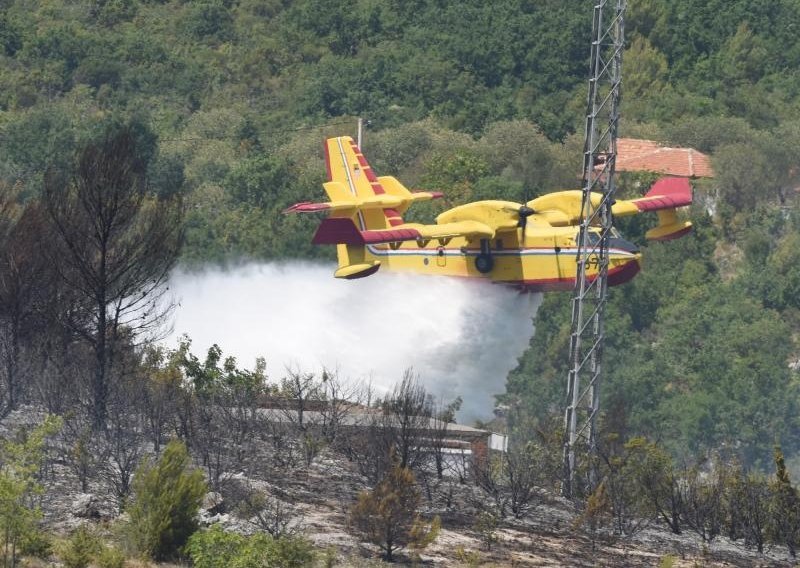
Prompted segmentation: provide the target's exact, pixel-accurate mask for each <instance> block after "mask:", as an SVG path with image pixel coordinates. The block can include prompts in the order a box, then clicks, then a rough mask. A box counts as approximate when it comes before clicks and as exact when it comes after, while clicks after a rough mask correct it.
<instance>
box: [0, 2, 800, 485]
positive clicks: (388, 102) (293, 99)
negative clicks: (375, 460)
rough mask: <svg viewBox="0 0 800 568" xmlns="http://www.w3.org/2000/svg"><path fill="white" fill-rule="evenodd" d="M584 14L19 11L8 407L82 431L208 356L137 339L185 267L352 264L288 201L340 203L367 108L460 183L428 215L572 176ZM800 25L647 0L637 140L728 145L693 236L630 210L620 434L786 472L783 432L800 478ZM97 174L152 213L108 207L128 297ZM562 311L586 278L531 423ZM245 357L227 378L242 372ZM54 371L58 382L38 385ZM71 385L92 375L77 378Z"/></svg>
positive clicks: (522, 398) (397, 156) (109, 7)
mask: <svg viewBox="0 0 800 568" xmlns="http://www.w3.org/2000/svg"><path fill="white" fill-rule="evenodd" d="M590 4H591V3H587V2H584V1H577V0H567V1H564V0H500V1H497V2H480V1H476V0H469V1H463V2H445V1H443V0H429V1H426V0H359V1H358V2H341V1H327V2H322V1H320V0H299V1H295V2H289V1H287V0H270V1H261V0H199V1H178V0H169V1H155V0H153V1H150V0H92V1H68V0H47V1H36V0H5V1H4V2H2V3H0V191H2V193H3V199H2V200H0V217H2V223H0V230H1V231H0V237H2V241H0V242H2V243H3V258H2V261H1V262H0V270H3V271H5V272H3V273H2V274H0V319H2V326H3V328H2V329H3V331H2V333H3V338H4V340H3V345H2V351H3V352H2V355H3V360H4V365H3V369H2V371H0V375H2V381H0V382H1V383H2V384H3V393H2V395H3V396H2V409H3V412H4V413H8V412H10V411H12V410H13V409H14V408H16V407H17V406H18V405H19V404H21V403H25V402H30V401H32V400H35V401H36V402H37V403H42V402H43V403H44V406H46V407H47V408H48V410H51V411H54V412H56V413H63V411H64V410H65V405H67V406H68V405H70V404H73V403H74V404H75V405H76V407H81V408H85V409H86V412H85V424H84V426H81V427H80V428H77V429H76V430H75V431H74V434H75V440H73V441H72V442H70V443H73V444H78V443H79V442H80V443H82V442H81V438H80V436H81V435H82V434H81V432H83V430H81V428H83V427H85V428H88V431H90V432H97V431H104V430H105V429H106V428H107V425H108V419H109V409H112V414H111V418H114V416H113V409H114V408H116V407H115V405H116V404H119V400H117V399H115V397H118V396H123V395H124V396H127V394H125V393H128V394H129V391H127V390H125V389H128V388H130V384H129V380H130V379H131V377H133V376H137V377H139V376H141V375H142V373H144V374H147V373H149V375H148V376H149V377H150V379H148V380H152V378H153V377H156V376H157V377H160V378H159V380H163V379H164V378H165V377H170V376H172V374H174V373H178V374H180V373H184V374H188V375H189V376H190V375H191V373H192V372H195V373H196V374H197V373H199V371H198V369H202V367H200V366H198V365H200V363H199V362H198V361H197V360H193V359H192V358H191V357H192V356H190V355H188V354H187V353H186V352H185V351H183V352H180V353H177V354H176V353H170V354H167V353H164V352H161V351H158V350H156V351H148V349H150V347H148V348H147V349H145V348H143V347H141V344H140V343H138V342H137V340H138V337H139V336H140V335H142V334H140V331H143V330H144V329H145V328H148V329H149V328H150V327H151V326H154V325H155V324H156V323H157V322H156V321H155V319H153V318H155V316H156V315H158V314H157V313H151V311H150V308H151V306H152V305H154V304H152V303H153V302H156V300H157V298H158V290H157V289H158V287H159V286H161V285H162V284H163V283H164V281H165V279H166V277H167V274H168V271H169V269H170V268H171V267H172V266H173V265H174V264H175V263H176V262H177V263H182V264H184V265H187V266H198V265H203V264H207V263H216V264H225V263H229V262H238V261H241V260H242V259H245V260H249V259H252V260H270V259H282V258H326V259H330V258H332V251H331V250H330V249H326V248H315V247H312V246H311V244H310V240H311V233H312V231H313V228H314V227H313V225H314V223H310V222H308V220H307V219H305V220H304V219H299V218H297V217H292V216H284V215H282V214H281V212H282V211H283V209H285V208H286V206H288V205H289V204H291V203H295V202H298V201H303V200H314V199H316V198H318V197H319V196H320V195H321V183H322V181H323V179H324V175H325V167H324V163H323V157H322V149H321V141H322V139H323V138H324V137H325V136H332V135H341V134H351V135H352V134H354V129H355V123H356V117H364V118H365V119H366V120H367V121H368V123H367V124H368V127H367V130H366V134H365V148H366V150H367V153H368V155H369V158H370V162H371V164H372V165H373V167H374V168H375V169H376V170H378V171H380V172H382V173H385V174H391V175H395V176H397V177H398V178H399V179H402V180H403V181H404V182H405V183H406V185H408V186H410V187H418V188H424V189H428V190H439V191H443V192H444V193H445V199H444V200H443V201H444V203H442V204H435V205H429V204H425V205H423V206H419V209H418V210H417V211H415V212H414V214H416V215H417V217H416V218H417V219H418V220H430V219H432V218H433V216H434V215H435V214H436V213H438V212H439V211H441V210H442V209H443V208H445V207H450V206H452V205H457V204H460V203H463V202H465V201H470V200H475V199H482V198H489V197H499V198H504V199H511V200H515V201H522V200H526V199H531V198H533V197H535V196H537V195H540V194H542V193H543V192H547V191H551V190H555V189H563V188H574V187H575V186H576V185H577V184H578V180H577V175H578V172H579V171H580V163H581V146H582V142H583V141H582V136H583V134H582V129H583V122H584V106H585V97H586V71H587V68H588V65H587V59H588V55H589V36H590V32H591V5H590ZM798 27H800V1H798V0H771V1H752V0H727V1H725V2H723V1H721V0H672V1H669V2H667V1H666V0H629V6H628V13H627V18H626V35H627V48H626V50H625V53H624V67H623V103H622V134H623V135H626V136H632V137H642V138H648V139H654V140H657V141H659V142H662V143H665V144H673V145H687V146H691V147H694V148H696V149H698V150H700V151H702V152H705V153H708V154H710V155H711V156H712V161H713V164H714V168H715V171H716V177H715V178H714V179H712V180H696V182H695V184H694V185H695V205H694V206H693V207H692V209H691V211H689V212H687V213H686V214H687V215H688V216H689V217H690V218H691V220H692V221H693V223H694V226H695V231H694V232H693V234H692V235H690V236H689V237H687V238H685V239H682V240H680V241H675V242H670V243H666V244H650V243H646V242H645V241H644V232H645V229H646V227H645V225H646V223H647V222H648V221H647V220H644V221H642V220H638V219H637V220H633V221H628V222H625V223H624V224H621V225H620V229H621V230H622V231H623V232H624V234H625V235H626V237H627V238H629V239H631V240H633V241H635V242H637V243H639V244H641V245H642V247H643V248H644V251H643V252H644V262H645V265H644V269H643V271H642V273H641V274H640V275H638V276H637V278H636V279H634V280H633V281H632V282H631V283H628V284H626V285H625V286H623V287H619V288H615V289H613V290H612V291H611V297H610V305H609V310H608V318H609V319H608V323H607V330H608V344H607V347H606V351H605V373H604V376H605V383H604V384H603V408H604V410H605V412H604V416H603V420H602V424H603V431H604V433H605V434H604V436H605V438H606V439H607V440H609V448H613V447H614V443H613V442H612V440H617V439H623V440H635V439H637V438H636V437H637V436H645V437H647V438H648V439H649V440H652V441H653V442H657V443H658V444H659V448H661V447H663V448H664V449H666V451H667V452H668V453H669V456H670V458H669V459H674V460H675V463H680V464H684V465H685V466H686V467H687V468H690V467H694V466H695V465H696V464H699V463H703V461H704V460H711V461H713V460H735V461H736V462H737V463H740V464H742V467H743V468H744V470H747V471H749V470H750V469H753V470H756V471H758V470H761V471H765V472H772V471H773V467H774V466H773V459H774V456H775V453H774V448H775V446H780V448H781V449H782V451H783V453H784V454H785V455H786V461H787V464H788V469H789V471H791V472H793V473H795V477H797V476H798V475H799V474H800V418H799V417H798V416H799V414H798V407H799V406H800V398H798V397H799V396H800V383H798V379H799V378H800V377H798V367H799V366H800V365H799V364H798V362H800V345H798V337H800V311H799V310H800V246H798V245H799V244H800V216H798V212H797V189H798V187H800V120H798V119H797V116H798V115H799V114H798V111H800V68H798V65H797V63H798V61H800V40H798V39H797V34H796V30H797V29H798ZM117 168H122V170H124V171H125V172H126V173H127V174H128V175H129V177H127V178H126V177H125V176H121V177H119V178H116V177H114V174H113V171H116V169H117ZM98 175H99V176H100V177H103V176H105V177H103V179H105V180H107V181H108V180H111V181H115V182H119V184H118V186H119V187H120V188H122V191H123V193H124V198H123V199H122V202H124V203H127V205H126V206H128V207H130V209H129V211H128V213H129V217H125V215H126V212H125V210H123V211H121V212H120V211H117V212H116V213H117V214H119V215H120V216H121V217H120V218H126V219H134V218H135V219H137V221H135V222H130V223H129V221H125V222H123V223H121V224H117V222H116V221H115V219H114V218H111V219H110V221H109V225H108V229H109V234H107V235H106V236H108V237H109V238H110V239H111V241H113V246H112V247H111V248H110V249H106V248H102V247H103V246H105V245H102V243H100V244H98V245H97V246H100V247H101V248H102V250H103V251H105V252H106V253H108V254H109V259H110V260H111V261H113V262H117V263H118V264H117V265H116V268H117V269H118V270H119V272H120V274H121V278H123V280H125V282H126V286H127V287H120V286H117V282H116V281H114V280H113V278H112V276H109V274H108V273H106V272H103V275H102V278H100V277H99V276H98V275H97V274H92V273H91V270H93V269H94V268H96V267H95V266H94V265H93V260H92V259H91V258H88V257H86V256H85V255H84V256H82V255H81V254H80V253H79V251H80V250H81V249H83V248H85V247H86V246H88V245H87V243H89V242H92V243H94V241H92V239H93V238H94V237H93V236H92V235H91V234H90V232H91V231H89V229H87V227H90V226H91V222H90V219H91V218H92V215H93V214H94V213H97V211H98V210H99V209H93V205H92V203H93V202H92V200H93V199H94V200H95V201H94V203H95V205H96V206H97V207H99V208H100V209H102V208H103V207H106V205H104V204H103V203H105V202H103V199H101V198H100V196H99V195H97V194H96V193H95V194H93V193H92V191H91V189H92V184H93V183H94V182H92V180H94V179H96V178H97V176H98ZM654 179H655V176H652V175H650V174H625V175H623V176H621V179H620V191H621V192H622V193H623V194H624V195H625V196H628V197H629V196H633V195H637V194H641V193H642V191H643V190H644V189H645V188H646V186H647V185H648V184H649V183H650V182H652V181H653V180H654ZM112 217H113V216H112ZM87 223H88V224H87ZM126 223H128V224H126ZM115 235H116V236H115ZM143 235H147V236H148V238H147V239H145V238H144V237H143ZM95 236H96V235H95ZM117 237H118V240H116V241H114V239H115V238H117ZM111 241H109V242H111ZM179 242H182V246H180V247H179ZM9 243H11V244H9ZM141 243H144V245H143V246H138V245H139V244H141ZM92 246H94V244H93V245H92ZM115 247H116V248H115ZM143 247H144V248H143ZM147 247H150V248H147ZM31 250H41V251H46V254H44V253H43V254H42V255H41V258H39V259H38V260H37V259H33V260H31V259H30V258H29V255H30V251H31ZM155 250H158V251H159V253H158V254H154V253H153V251H155ZM20 259H27V260H26V261H25V262H28V264H25V262H22V260H20ZM20 266H22V267H23V269H24V270H22V271H20V270H19V267H20ZM103 266H104V267H105V265H103ZM132 266H135V267H136V268H135V269H132V268H131V267H132ZM140 266H143V268H141V270H140V269H139V267H140ZM87 267H88V269H91V270H88V272H87ZM26 270H27V272H25V271H26ZM103 270H105V268H103ZM131 271H132V272H133V274H131ZM9 274H13V275H14V276H15V278H17V280H14V279H13V278H9V277H8V275H9ZM42 275H46V278H43V277H42ZM25 278H28V280H25ZM103 278H105V281H103ZM33 281H35V282H36V285H35V286H34V285H31V287H30V288H20V285H21V284H25V283H26V282H27V283H28V284H30V283H31V282H33ZM15 286H16V287H15ZM26 290H27V291H30V290H33V292H30V294H29V295H28V296H25V297H24V299H26V301H29V303H28V304H24V303H23V304H20V297H21V296H20V294H21V291H22V292H25V291H26ZM143 290H144V291H146V293H143V294H142V298H143V299H142V301H141V304H136V305H133V306H131V305H128V304H126V298H129V297H130V294H131V292H133V291H136V292H142V291H143ZM34 292H35V293H34ZM26 293H27V292H26ZM107 294H111V296H108V295H107ZM115 308H116V312H115ZM142 309H143V310H144V313H145V315H144V316H142V315H141V314H142V311H140V310H142ZM26 310H27V311H26ZM120 310H122V312H121V313H120ZM151 315H152V316H153V317H151ZM569 316H570V309H569V294H568V293H553V294H549V295H547V296H546V298H545V300H544V303H543V305H542V306H541V308H540V309H539V312H538V314H537V319H536V334H535V336H534V338H533V339H532V341H531V345H530V347H529V349H528V350H527V351H526V353H525V354H524V355H523V356H522V358H521V359H520V362H519V366H518V368H517V369H516V370H514V371H513V372H512V373H511V374H510V376H509V377H508V385H507V392H506V393H504V394H502V395H500V397H499V399H500V402H501V403H503V404H504V405H507V406H508V407H509V409H510V411H509V423H510V425H511V426H512V428H514V429H515V432H517V434H518V435H519V436H520V437H522V438H524V437H526V436H528V435H529V433H530V432H533V431H538V432H541V431H543V430H547V429H548V428H549V427H550V425H551V424H553V423H554V420H555V422H558V420H559V416H560V413H561V412H562V408H563V396H564V395H563V392H564V388H565V380H566V362H567V350H568V347H569ZM109 318H110V319H109ZM115 318H116V319H115ZM137 318H141V319H137ZM23 324H24V325H23ZM28 324H30V327H26V326H28ZM44 351H46V352H47V353H48V355H47V357H44V359H42V357H43V356H42V353H43V352H44ZM54 353H55V354H58V353H61V354H69V355H68V356H67V355H65V357H66V358H65V359H63V360H57V356H54V355H53V354H54ZM212 355H213V354H209V357H210V359H209V361H207V363H206V364H207V365H212V363H213V364H214V365H216V364H217V363H218V362H219V361H218V360H214V359H213V357H212ZM181 357H183V359H181ZM37 358H38V359H37ZM171 358H172V359H171ZM217 358H219V355H217ZM45 359H46V360H45ZM179 360H180V362H176V361H179ZM37 365H40V366H37ZM192 365H194V367H193V366H192ZM231 365H234V366H233V367H230V368H228V367H225V368H224V369H221V368H218V367H215V372H214V373H211V375H213V376H214V377H215V379H216V380H221V379H220V377H224V376H226V375H225V372H227V373H228V374H229V375H230V376H236V377H239V378H241V377H240V375H237V374H236V373H238V372H239V371H236V369H235V362H232V363H231ZM45 368H47V369H50V371H47V372H43V371H41V369H45ZM148 369H149V370H148ZM193 369H194V371H193ZM207 370H208V369H206V371H207ZM48 373H51V374H50V375H48ZM34 375H35V376H36V377H38V379H37V380H38V382H32V381H33V380H32V379H31V377H33V376H34ZM51 375H52V377H56V378H57V379H58V381H61V382H58V383H57V384H56V383H52V384H51V383H45V382H43V381H45V379H47V377H50V376H51ZM78 375H80V376H82V377H83V376H84V375H85V377H86V378H85V380H84V379H81V380H83V381H84V382H85V384H84V385H83V386H82V387H81V388H79V389H72V387H71V386H70V385H69V384H68V383H69V380H70V379H69V377H70V376H78ZM211 375H210V376H211ZM248 376H250V375H248ZM29 379H30V381H29ZM117 379H119V380H120V381H122V382H121V383H120V384H121V385H122V386H121V387H120V388H121V389H122V390H120V391H119V392H117V391H115V390H114V389H115V388H116V387H114V384H116V383H115V381H116V380H117ZM123 379H124V380H123ZM48 380H49V379H48ZM76 380H77V379H76ZM168 382H169V381H167V383H168ZM223 382H224V381H223ZM234 382H236V381H234ZM156 383H158V381H156ZM148 384H150V383H148ZM158 384H160V383H158ZM229 386H230V385H229ZM240 386H241V385H240ZM123 387H124V388H123ZM159 388H161V387H159ZM198 388H200V387H198ZM200 391H202V389H200V390H199V391H198V393H200V394H199V396H200V398H202V396H203V393H202V392H200ZM158 392H161V391H158ZM64 393H69V396H67V395H66V394H64ZM121 393H123V394H121ZM48 397H50V398H48ZM81 397H83V398H81ZM62 398H63V400H61V399H62ZM51 399H52V400H51ZM142 404H143V408H144V407H146V406H147V402H143V403H142ZM198 408H200V407H198ZM142 412H144V410H142ZM197 412H201V414H202V410H197ZM143 416H144V415H143ZM142 420H144V418H142ZM112 422H113V421H112ZM195 435H197V434H195ZM160 436H161V431H160V430H159V431H158V433H157V434H156V442H155V445H156V447H157V449H156V451H158V446H159V444H160V443H161V438H160ZM299 439H302V436H301V437H300V438H299ZM190 441H191V440H190ZM190 446H191V443H190ZM190 449H191V448H190ZM650 450H652V451H655V450H654V449H653V448H652V447H650ZM609 451H610V450H609ZM659 451H660V450H659ZM135 457H136V458H137V459H138V458H139V457H140V456H139V455H138V454H137V455H136V456H135ZM175 459H178V460H179V461H180V456H178V457H177V458H175ZM387 467H388V466H387ZM780 467H783V457H782V456H781V457H780V466H779V468H780ZM780 471H783V475H784V476H785V475H786V471H785V470H780ZM129 473H130V474H131V475H132V469H131V471H130V472H129ZM393 475H399V474H398V473H397V472H394V473H393ZM787 479H788V478H787ZM128 481H130V480H128ZM126 483H127V482H126ZM786 483H787V484H788V481H786ZM782 487H785V485H784V486H782ZM125 490H126V491H128V490H129V488H128V487H127V486H126V487H125ZM793 494H794V493H792V495H793ZM126 496H127V493H126Z"/></svg>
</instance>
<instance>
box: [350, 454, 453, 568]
mask: <svg viewBox="0 0 800 568" xmlns="http://www.w3.org/2000/svg"><path fill="white" fill-rule="evenodd" d="M420 499H421V497H420V494H419V489H417V487H416V482H415V480H414V474H413V473H412V472H411V470H410V469H408V468H406V467H400V465H399V464H398V463H395V464H394V465H393V467H392V469H391V470H389V472H388V473H387V474H386V477H384V478H383V480H381V482H380V483H378V485H376V486H375V488H374V489H373V490H372V491H362V492H361V493H360V494H359V495H358V501H357V502H356V504H355V505H353V507H352V509H351V510H350V522H351V524H352V526H353V527H354V528H355V529H356V530H357V531H358V532H359V533H360V534H361V536H362V537H363V538H365V539H367V540H369V541H370V542H371V543H373V544H376V545H378V546H379V547H380V548H381V550H383V552H384V556H385V558H386V560H388V561H389V562H392V560H393V554H394V551H395V550H398V549H400V548H403V547H406V546H408V547H411V548H412V549H415V550H416V551H419V550H422V549H423V548H425V547H426V546H428V545H429V544H430V543H432V542H433V541H434V540H435V539H436V537H437V536H438V532H439V527H440V523H441V522H440V520H439V518H438V517H436V518H434V520H433V522H432V523H431V524H430V525H428V524H426V523H424V522H423V521H422V519H421V518H420V516H419V515H418V514H417V507H418V506H419V504H420Z"/></svg>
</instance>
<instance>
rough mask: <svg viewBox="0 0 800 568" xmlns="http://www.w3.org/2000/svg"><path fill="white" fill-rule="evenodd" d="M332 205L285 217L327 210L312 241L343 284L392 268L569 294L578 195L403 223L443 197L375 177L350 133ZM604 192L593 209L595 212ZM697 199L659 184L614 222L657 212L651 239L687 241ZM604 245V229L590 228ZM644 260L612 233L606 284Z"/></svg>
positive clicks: (333, 151)
mask: <svg viewBox="0 0 800 568" xmlns="http://www.w3.org/2000/svg"><path fill="white" fill-rule="evenodd" d="M325 161H326V164H327V170H328V179H329V180H330V181H328V182H327V183H325V184H323V186H324V188H325V191H326V192H327V194H328V197H329V198H330V201H329V202H326V203H309V202H304V203H298V204H296V205H293V206H292V207H290V208H289V209H287V210H286V212H287V213H310V212H318V211H326V212H328V213H329V216H328V217H327V218H326V219H324V220H323V221H322V223H321V224H320V226H319V228H318V229H317V232H316V234H315V235H314V239H313V241H312V242H313V243H314V244H320V245H336V249H337V253H338V259H339V268H338V270H336V272H335V273H334V276H336V277H337V278H348V279H353V278H363V277H365V276H370V275H371V274H374V273H375V272H377V271H378V269H379V268H380V267H381V266H383V267H385V268H387V269H390V270H393V271H395V270H397V271H411V272H417V273H423V274H439V275H447V276H462V277H474V278H482V279H486V280H489V281H492V282H498V283H504V284H510V285H513V286H517V287H519V288H521V289H524V290H527V291H548V290H565V289H571V288H572V287H573V286H574V284H575V278H576V258H577V256H576V255H577V244H578V243H577V238H578V230H577V226H578V225H579V224H580V217H581V196H582V194H581V191H580V190H571V191H559V192H555V193H550V194H547V195H543V196H541V197H537V198H536V199H533V200H532V201H529V202H527V203H526V204H524V205H523V204H520V203H514V202H511V201H499V200H489V201H477V202H474V203H467V204H465V205H460V206H458V207H455V208H453V209H450V210H448V211H445V212H444V213H442V214H440V215H439V216H438V217H437V218H436V224H435V225H422V224H417V223H406V222H405V221H403V217H402V215H403V214H404V213H405V212H406V210H407V209H408V208H409V207H410V206H411V204H413V203H415V202H417V201H427V200H430V199H435V198H439V197H442V194H441V193H439V192H433V191H415V192H410V191H409V190H408V189H406V188H405V187H404V186H403V185H402V184H401V183H400V182H399V181H398V180H396V179H395V178H393V177H391V176H382V177H377V176H376V175H375V174H374V173H373V171H372V169H371V168H370V166H369V164H368V163H367V160H366V159H365V158H364V155H363V154H362V153H361V150H360V149H359V148H358V146H357V145H356V143H355V142H354V141H353V139H352V138H350V137H349V136H342V137H339V138H329V139H328V140H327V141H326V143H325ZM599 202H600V195H599V194H597V195H595V196H594V198H593V200H592V203H593V205H594V206H597V205H598V204H599ZM691 202H692V190H691V186H690V185H689V182H688V180H686V179H684V178H669V177H667V178H661V179H660V180H658V181H657V182H656V183H655V184H653V186H652V187H651V189H650V191H649V192H648V193H647V194H646V195H645V196H644V197H642V198H639V199H631V200H628V201H622V200H620V201H617V202H616V203H614V205H613V206H612V214H613V215H614V216H617V217H622V216H626V215H634V214H636V213H642V212H646V211H657V212H658V220H659V224H658V226H656V227H655V228H653V229H651V230H649V231H648V232H647V234H646V237H647V238H648V239H651V240H658V241H661V240H670V239H674V238H678V237H680V236H683V235H685V234H686V233H688V232H689V231H690V230H691V226H692V225H691V223H690V222H688V221H680V220H678V217H677V216H676V213H675V209H676V208H677V207H682V206H685V205H689V204H690V203H691ZM590 231H591V232H590V234H589V236H588V238H589V242H590V243H595V244H596V243H597V241H598V240H599V238H600V229H599V228H592V229H590ZM640 258H641V254H640V252H639V249H638V248H637V247H636V246H635V245H634V244H633V243H630V242H628V241H626V240H624V239H622V238H620V237H619V235H617V234H616V233H614V236H613V238H610V239H609V250H608V259H609V265H608V284H609V285H611V286H615V285H618V284H622V283H624V282H627V281H628V280H630V279H631V278H633V277H634V276H635V275H636V273H637V272H639V260H640ZM591 260H592V259H591V257H590V259H589V263H587V276H588V277H589V278H592V277H593V276H596V274H597V270H598V268H597V262H596V261H595V263H594V264H592V262H591Z"/></svg>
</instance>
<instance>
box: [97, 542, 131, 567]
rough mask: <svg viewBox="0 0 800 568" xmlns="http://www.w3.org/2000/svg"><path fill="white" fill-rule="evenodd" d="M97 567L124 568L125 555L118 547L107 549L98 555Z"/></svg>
mask: <svg viewBox="0 0 800 568" xmlns="http://www.w3.org/2000/svg"><path fill="white" fill-rule="evenodd" d="M97 566H99V568H123V567H124V566H125V554H124V553H123V552H122V551H121V550H120V549H119V548H116V547H113V546H112V547H105V548H103V550H102V551H100V554H98V555H97Z"/></svg>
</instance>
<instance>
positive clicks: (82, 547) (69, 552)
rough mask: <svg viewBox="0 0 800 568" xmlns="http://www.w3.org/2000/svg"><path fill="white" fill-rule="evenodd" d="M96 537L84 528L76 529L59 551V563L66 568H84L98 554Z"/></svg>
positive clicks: (99, 545)
mask: <svg viewBox="0 0 800 568" xmlns="http://www.w3.org/2000/svg"><path fill="white" fill-rule="evenodd" d="M101 546H102V545H101V544H100V541H99V539H98V538H97V536H96V535H95V534H94V533H92V531H90V530H89V529H88V528H86V527H85V526H80V527H78V530H76V531H75V532H74V533H72V536H70V537H69V540H67V542H66V544H65V546H64V548H63V549H62V550H61V561H62V562H63V563H64V566H65V567H66V568H86V567H87V566H88V565H89V563H90V562H91V561H92V559H93V558H94V557H95V555H97V553H98V552H100V548H101Z"/></svg>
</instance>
